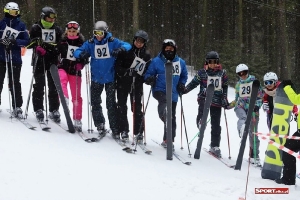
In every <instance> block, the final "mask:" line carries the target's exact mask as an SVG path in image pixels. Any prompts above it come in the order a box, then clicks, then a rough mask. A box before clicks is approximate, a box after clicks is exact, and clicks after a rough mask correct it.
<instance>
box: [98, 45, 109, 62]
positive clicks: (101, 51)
mask: <svg viewBox="0 0 300 200" xmlns="http://www.w3.org/2000/svg"><path fill="white" fill-rule="evenodd" d="M95 58H96V59H105V58H110V54H109V48H108V44H107V43H106V44H103V45H95Z"/></svg>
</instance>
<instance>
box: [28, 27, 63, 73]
mask: <svg viewBox="0 0 300 200" xmlns="http://www.w3.org/2000/svg"><path fill="white" fill-rule="evenodd" d="M43 30H44V31H47V30H50V31H53V32H55V34H54V35H52V34H49V35H48V37H47V34H44V35H42V31H43ZM62 33H63V32H62V30H61V28H60V27H59V26H57V25H56V24H55V23H54V24H53V26H52V27H51V28H50V29H45V28H44V27H43V25H42V23H41V21H38V22H36V23H35V24H33V25H32V27H31V29H30V31H29V35H30V39H31V43H30V44H29V45H28V48H34V49H35V48H36V47H37V46H38V45H40V46H41V47H43V48H44V49H45V50H46V55H44V56H40V57H39V59H38V62H37V65H39V66H43V59H44V63H45V66H46V70H48V68H50V65H51V64H55V65H57V64H58V55H59V54H60V52H59V50H58V46H57V44H59V43H60V41H61V38H62ZM37 38H42V39H43V43H42V44H37V43H36V42H35V39H37ZM45 40H48V41H47V42H46V41H45ZM33 52H34V53H33V54H32V58H34V56H35V55H36V54H35V51H33Z"/></svg>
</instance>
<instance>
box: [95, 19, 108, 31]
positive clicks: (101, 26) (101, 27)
mask: <svg viewBox="0 0 300 200" xmlns="http://www.w3.org/2000/svg"><path fill="white" fill-rule="evenodd" d="M94 29H95V30H102V31H107V30H108V26H107V24H106V22H105V21H97V22H96V23H95V26H94Z"/></svg>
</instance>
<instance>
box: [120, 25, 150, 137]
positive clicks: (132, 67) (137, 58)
mask: <svg viewBox="0 0 300 200" xmlns="http://www.w3.org/2000/svg"><path fill="white" fill-rule="evenodd" d="M148 40H149V37H148V34H147V33H146V32H145V31H143V30H139V31H137V32H136V33H135V35H134V38H133V45H132V48H131V49H130V50H129V51H123V52H121V53H120V54H119V55H118V57H117V60H116V62H115V71H116V81H117V100H118V104H117V105H118V111H119V112H118V113H119V115H118V122H119V131H120V133H121V137H122V139H123V140H128V133H129V124H128V119H127V97H128V94H130V101H131V111H132V112H133V134H134V135H135V136H138V138H137V140H139V141H142V140H143V134H142V133H143V112H142V96H143V83H144V79H143V74H144V72H145V71H146V69H147V68H148V66H149V64H150V61H151V56H150V54H149V52H148V51H147V50H146V48H147V42H148Z"/></svg>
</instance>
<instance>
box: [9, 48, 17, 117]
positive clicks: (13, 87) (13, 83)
mask: <svg viewBox="0 0 300 200" xmlns="http://www.w3.org/2000/svg"><path fill="white" fill-rule="evenodd" d="M9 59H10V73H11V84H12V89H13V91H12V93H13V99H12V102H13V104H14V109H15V110H16V108H17V103H16V90H15V79H14V67H13V65H12V53H11V49H9ZM11 113H12V112H11Z"/></svg>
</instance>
